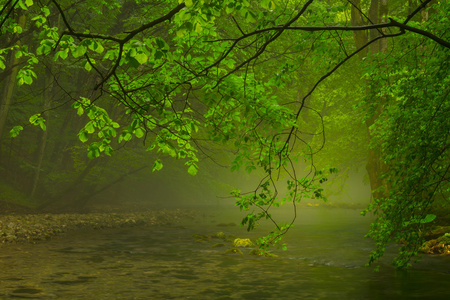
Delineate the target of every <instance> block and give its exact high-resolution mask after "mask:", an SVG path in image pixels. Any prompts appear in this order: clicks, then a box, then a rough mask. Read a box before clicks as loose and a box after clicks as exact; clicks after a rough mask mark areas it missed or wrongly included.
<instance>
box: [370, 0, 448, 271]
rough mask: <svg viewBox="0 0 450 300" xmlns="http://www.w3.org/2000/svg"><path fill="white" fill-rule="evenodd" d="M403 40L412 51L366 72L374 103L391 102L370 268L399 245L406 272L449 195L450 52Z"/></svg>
mask: <svg viewBox="0 0 450 300" xmlns="http://www.w3.org/2000/svg"><path fill="white" fill-rule="evenodd" d="M437 10H438V12H437V13H436V14H435V15H434V16H433V18H437V19H440V18H441V16H442V15H445V14H446V13H447V12H448V11H449V6H448V4H443V3H442V4H441V5H438V7H437ZM434 24H435V25H436V26H437V27H436V28H429V30H432V31H435V32H439V31H441V30H443V28H440V27H439V26H442V24H440V23H434ZM398 42H399V43H400V44H401V45H402V46H403V47H402V49H407V51H397V52H393V53H389V54H386V55H381V54H380V55H379V57H377V58H376V60H375V63H372V64H371V65H370V66H368V68H369V69H368V71H367V74H366V76H367V77H368V78H375V80H371V85H370V92H371V93H370V94H369V95H368V97H367V100H366V101H367V102H368V103H369V105H373V104H374V102H372V101H371V98H372V99H374V98H376V99H383V103H382V107H381V108H380V109H379V110H378V111H381V114H380V116H379V117H378V118H377V121H376V122H375V123H374V125H373V126H371V128H370V130H371V132H372V134H373V136H374V138H373V140H372V147H373V148H374V149H376V150H377V151H380V153H381V158H382V160H383V162H384V163H385V164H387V165H388V166H389V168H388V170H387V171H386V172H385V173H384V174H383V178H382V180H383V185H382V186H381V187H380V189H379V191H378V192H380V194H381V195H382V196H381V197H379V198H377V199H374V202H373V203H372V204H371V205H370V207H369V209H368V211H375V212H376V214H377V217H378V218H377V220H376V221H375V222H374V223H373V224H372V227H371V231H370V232H369V234H368V236H369V237H371V238H372V239H374V240H375V241H376V245H377V248H376V250H375V251H374V252H373V253H372V256H371V259H370V262H373V261H376V260H377V259H378V258H379V257H380V256H381V255H383V253H384V251H385V247H386V245H387V244H388V242H390V241H395V242H397V243H400V244H401V247H400V252H399V256H398V257H397V258H396V259H395V260H394V264H395V265H396V266H398V267H406V266H409V260H410V259H411V257H414V256H416V255H417V251H418V248H419V245H421V244H422V242H423V237H422V236H421V235H420V232H421V231H422V229H423V226H424V224H426V223H429V222H432V221H433V220H434V219H435V218H436V215H434V214H430V210H431V206H432V204H433V202H434V201H435V199H436V197H438V196H440V195H443V196H444V197H447V199H448V195H449V189H450V185H449V181H448V171H449V168H448V165H449V163H450V157H449V155H450V153H449V149H450V148H449V145H450V136H449V132H450V113H449V112H450V102H449V101H448V93H449V88H448V87H449V83H450V76H449V73H448V70H449V67H450V66H449V52H448V49H444V48H443V47H435V46H434V45H432V44H431V43H430V42H429V41H428V40H426V39H423V38H420V37H416V38H415V39H414V40H411V37H409V38H407V39H406V38H402V39H399V40H398ZM374 66H375V67H376V66H378V68H382V69H383V70H384V72H383V73H381V72H379V71H378V68H377V69H374ZM374 113H376V111H375V109H374V110H372V114H374Z"/></svg>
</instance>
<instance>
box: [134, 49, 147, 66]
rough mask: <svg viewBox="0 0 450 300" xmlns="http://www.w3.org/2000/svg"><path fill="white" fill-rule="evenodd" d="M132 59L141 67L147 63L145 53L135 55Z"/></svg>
mask: <svg viewBox="0 0 450 300" xmlns="http://www.w3.org/2000/svg"><path fill="white" fill-rule="evenodd" d="M134 59H135V60H137V61H138V63H139V64H141V65H143V64H145V63H146V62H147V60H148V57H147V55H146V54H145V53H142V52H141V53H137V54H136V55H135V56H134Z"/></svg>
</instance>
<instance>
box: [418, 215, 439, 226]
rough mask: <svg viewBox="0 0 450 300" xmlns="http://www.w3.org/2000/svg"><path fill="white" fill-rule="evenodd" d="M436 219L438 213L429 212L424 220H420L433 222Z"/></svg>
mask: <svg viewBox="0 0 450 300" xmlns="http://www.w3.org/2000/svg"><path fill="white" fill-rule="evenodd" d="M434 219H436V215H433V214H428V215H426V216H425V218H423V219H422V220H420V223H422V224H424V223H430V222H432V221H433V220H434Z"/></svg>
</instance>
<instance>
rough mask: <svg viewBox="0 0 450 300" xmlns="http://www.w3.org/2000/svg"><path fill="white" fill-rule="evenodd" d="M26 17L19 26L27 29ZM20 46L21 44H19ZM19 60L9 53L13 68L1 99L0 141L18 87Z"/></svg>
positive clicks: (9, 61) (21, 17)
mask: <svg viewBox="0 0 450 300" xmlns="http://www.w3.org/2000/svg"><path fill="white" fill-rule="evenodd" d="M25 21H26V17H25V15H24V14H22V15H21V16H20V17H19V25H20V26H21V27H22V28H24V27H25ZM17 44H18V45H19V46H20V42H18V43H17ZM18 63H19V59H18V58H16V56H15V54H14V52H13V51H11V52H9V59H8V63H7V64H8V65H10V66H13V67H12V69H11V73H10V74H9V75H8V76H7V77H6V78H5V83H4V86H3V91H2V93H1V96H2V97H1V99H0V140H1V139H2V136H3V133H4V130H5V124H6V120H7V117H8V112H9V107H10V106H11V102H12V99H13V96H14V89H15V87H16V77H17V74H18V73H19V67H18Z"/></svg>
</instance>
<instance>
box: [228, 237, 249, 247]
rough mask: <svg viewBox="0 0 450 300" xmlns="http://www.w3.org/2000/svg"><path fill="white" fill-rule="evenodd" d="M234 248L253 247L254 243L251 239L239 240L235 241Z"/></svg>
mask: <svg viewBox="0 0 450 300" xmlns="http://www.w3.org/2000/svg"><path fill="white" fill-rule="evenodd" d="M233 246H234V247H243V248H245V247H253V243H252V241H251V240H250V239H240V238H237V239H235V240H234V241H233Z"/></svg>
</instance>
